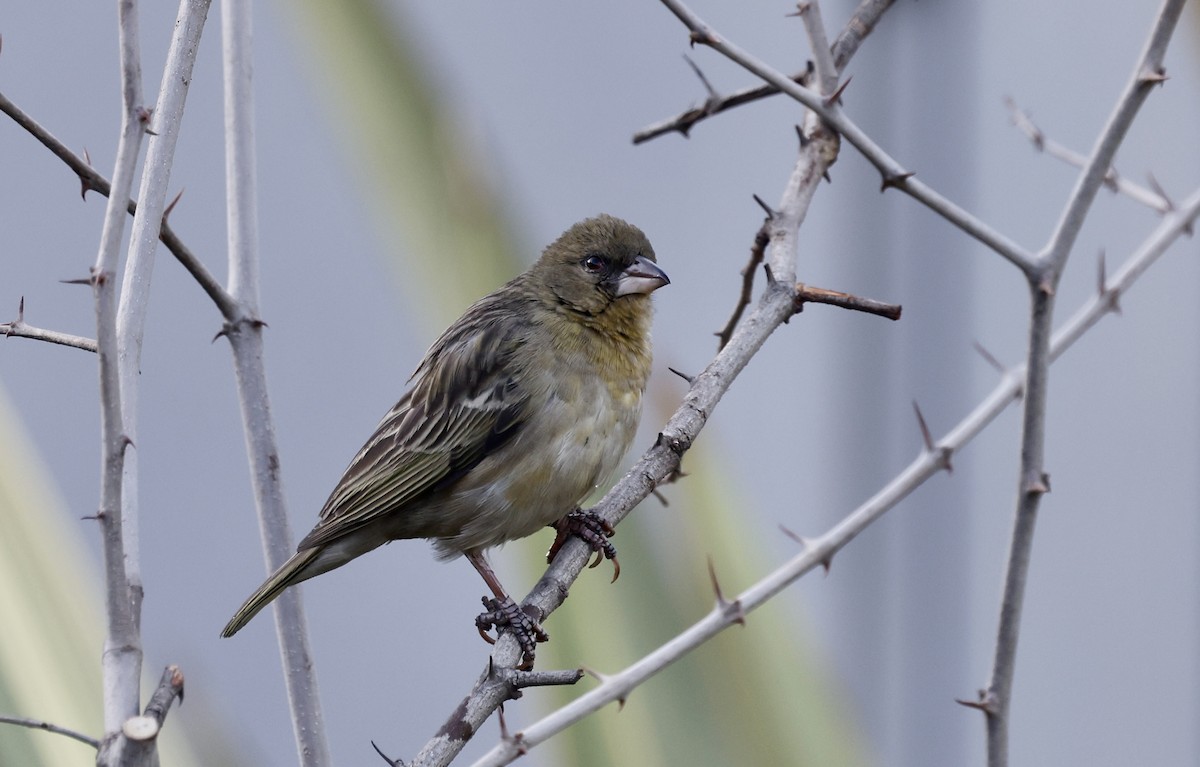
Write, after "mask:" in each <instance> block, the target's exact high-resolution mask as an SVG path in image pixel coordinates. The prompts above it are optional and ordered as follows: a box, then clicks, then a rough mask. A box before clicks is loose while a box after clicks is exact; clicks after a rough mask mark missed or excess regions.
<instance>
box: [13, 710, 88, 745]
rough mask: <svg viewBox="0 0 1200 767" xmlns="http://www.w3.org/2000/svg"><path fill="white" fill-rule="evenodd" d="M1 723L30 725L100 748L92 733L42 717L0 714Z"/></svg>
mask: <svg viewBox="0 0 1200 767" xmlns="http://www.w3.org/2000/svg"><path fill="white" fill-rule="evenodd" d="M0 724H15V725H17V726H18V727H28V728H30V729H32V730H45V731H46V732H52V733H54V734H55V735H66V736H67V737H68V738H74V739H75V740H77V741H79V742H80V743H86V744H87V745H89V746H91V747H92V748H100V741H99V740H96V739H95V738H93V737H92V736H91V735H84V734H83V733H82V732H76V731H75V730H69V729H67V728H66V727H60V726H58V725H57V724H51V723H50V722H43V721H41V720H40V719H27V718H26V717H23V716H8V715H6V714H0Z"/></svg>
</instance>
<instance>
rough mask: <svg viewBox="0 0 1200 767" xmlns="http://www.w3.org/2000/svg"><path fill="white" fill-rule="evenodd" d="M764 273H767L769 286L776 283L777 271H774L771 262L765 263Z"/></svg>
mask: <svg viewBox="0 0 1200 767" xmlns="http://www.w3.org/2000/svg"><path fill="white" fill-rule="evenodd" d="M763 273H764V274H766V275H767V287H770V286H772V285H774V284H775V272H774V271H772V269H771V265H770V264H763Z"/></svg>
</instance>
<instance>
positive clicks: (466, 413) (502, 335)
mask: <svg viewBox="0 0 1200 767" xmlns="http://www.w3.org/2000/svg"><path fill="white" fill-rule="evenodd" d="M473 308H477V309H487V308H488V307H473ZM493 314H495V312H487V311H484V312H482V314H481V316H480V315H477V316H474V317H472V316H471V312H468V314H467V315H466V316H464V318H463V320H460V321H459V322H458V323H456V324H455V325H454V326H452V327H451V328H450V329H449V330H447V331H446V333H445V334H443V336H442V337H441V338H440V339H438V341H437V342H436V343H435V344H434V345H433V347H432V348H431V349H430V351H429V353H428V354H427V355H426V357H425V360H424V361H423V362H422V363H421V366H420V367H419V368H418V369H417V372H416V373H415V374H414V375H413V386H412V388H411V389H410V390H409V391H408V393H407V394H405V395H404V397H403V398H402V399H401V400H400V401H399V402H398V403H397V404H396V406H395V407H393V408H392V410H391V411H390V412H389V413H388V414H387V416H385V417H384V419H383V421H382V422H381V423H380V425H379V428H378V429H376V431H375V433H374V434H373V435H371V438H370V439H369V440H367V443H366V444H365V445H363V447H362V449H361V450H360V451H359V453H358V455H357V456H355V458H354V460H353V461H351V463H350V466H349V468H347V469H346V473H345V474H343V475H342V479H341V481H339V482H338V485H337V487H335V488H334V490H333V493H331V494H330V496H329V500H328V501H326V502H325V507H324V508H323V509H322V510H321V519H320V521H319V522H318V523H317V526H316V527H314V528H313V530H312V532H310V533H309V534H308V535H307V536H305V538H304V540H302V541H301V542H300V545H299V548H300V549H304V548H311V547H314V546H320V545H323V544H327V543H329V542H331V541H333V540H336V539H337V538H340V537H341V536H343V535H345V534H346V533H349V532H351V531H353V530H356V529H358V528H360V527H362V526H364V525H367V524H370V523H371V522H373V521H375V520H377V519H379V518H380V517H383V516H384V515H387V514H389V513H391V512H394V511H397V510H399V509H402V508H403V507H404V506H405V505H407V504H410V503H413V502H416V501H419V500H420V499H421V498H422V496H425V495H427V494H428V493H431V492H434V491H436V490H438V489H440V488H442V487H445V486H446V485H447V484H449V483H451V482H453V481H454V480H456V479H458V478H459V477H461V476H462V475H463V474H465V473H466V472H468V471H470V470H471V469H472V468H473V467H474V466H475V465H476V464H478V463H479V462H480V461H481V460H483V458H484V457H485V456H487V455H488V454H489V453H490V452H491V451H493V450H495V449H496V448H498V447H499V446H500V445H502V444H503V443H505V442H507V441H508V440H509V439H511V438H512V437H513V435H515V434H516V433H517V432H518V431H519V430H520V428H521V427H522V425H523V424H524V423H525V420H526V418H527V416H528V411H529V408H528V399H529V397H528V392H527V391H525V390H524V389H523V387H522V386H521V385H520V381H519V379H518V377H517V376H515V375H514V373H515V371H514V370H513V369H512V364H511V361H512V355H513V352H514V351H515V350H516V349H517V348H518V347H519V346H520V345H521V344H522V342H523V341H522V335H521V332H520V331H521V328H519V327H514V326H513V324H512V323H511V322H497V321H495V320H497V319H500V318H499V317H495V316H490V315H493ZM468 320H472V321H468Z"/></svg>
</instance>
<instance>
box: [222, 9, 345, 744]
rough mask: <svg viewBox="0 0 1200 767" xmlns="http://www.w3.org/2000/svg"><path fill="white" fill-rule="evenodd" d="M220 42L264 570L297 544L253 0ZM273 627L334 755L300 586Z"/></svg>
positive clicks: (241, 392)
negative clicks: (263, 190)
mask: <svg viewBox="0 0 1200 767" xmlns="http://www.w3.org/2000/svg"><path fill="white" fill-rule="evenodd" d="M221 42H222V45H221V49H222V61H223V65H224V66H223V69H224V84H225V110H226V115H225V154H226V162H225V166H226V168H227V170H228V172H227V174H226V195H225V200H226V219H227V221H228V231H229V293H230V294H231V295H232V296H233V299H234V301H236V304H237V309H236V311H237V316H236V318H234V319H228V321H227V322H226V327H225V331H226V332H225V336H226V337H227V338H228V339H229V342H230V345H231V346H232V347H233V358H234V376H235V378H236V381H237V390H238V402H239V405H240V407H241V412H242V425H243V429H244V430H245V433H246V445H247V452H248V453H249V460H250V475H251V484H252V486H253V488H254V497H255V500H256V504H255V506H256V510H257V512H258V517H259V530H260V531H261V533H262V537H263V554H264V558H265V559H266V565H267V571H268V572H273V571H274V570H276V569H277V568H278V567H279V566H280V565H282V564H283V562H284V561H285V560H286V559H287V558H288V557H289V556H290V555H291V554H292V552H293V551H295V543H294V538H293V536H292V531H291V526H290V524H289V522H288V515H287V504H286V502H285V500H284V495H283V476H282V471H281V470H280V465H279V452H278V449H277V447H276V444H275V426H274V420H273V418H272V415H271V403H270V397H269V395H268V392H267V377H266V370H265V368H264V365H263V337H262V329H263V322H262V320H261V319H260V314H259V295H258V294H259V291H258V196H257V185H258V182H257V173H258V168H257V165H256V160H255V143H254V141H255V140H254V86H253V78H252V72H253V64H252V62H253V46H252V15H251V6H250V4H249V3H245V2H238V1H237V0H222V2H221ZM275 630H276V634H277V635H278V638H279V646H280V660H281V662H282V664H283V672H284V681H285V683H286V686H287V693H288V704H289V706H290V707H291V713H292V728H293V733H294V735H295V738H296V752H297V755H298V756H299V761H300V764H302V765H304V766H305V767H322V766H323V765H328V764H330V763H331V760H330V755H329V743H328V740H327V738H326V733H325V723H324V717H323V716H322V713H321V699H320V695H319V693H318V690H317V676H316V669H315V664H314V662H313V658H312V650H311V647H310V646H309V638H308V624H307V621H306V620H305V617H304V605H303V602H302V599H301V590H300V589H288V590H287V591H285V592H284V593H283V594H282V595H280V597H279V598H278V599H276V600H275Z"/></svg>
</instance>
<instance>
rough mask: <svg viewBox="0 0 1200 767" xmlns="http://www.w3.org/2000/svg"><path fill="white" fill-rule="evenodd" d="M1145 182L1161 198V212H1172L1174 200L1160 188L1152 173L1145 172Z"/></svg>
mask: <svg viewBox="0 0 1200 767" xmlns="http://www.w3.org/2000/svg"><path fill="white" fill-rule="evenodd" d="M1146 182H1147V183H1148V184H1149V185H1150V188H1151V189H1153V190H1154V193H1155V194H1157V195H1158V196H1159V197H1160V198H1161V199H1162V203H1161V204H1162V206H1163V212H1164V213H1171V212H1173V211H1174V210H1175V203H1174V201H1172V200H1171V198H1170V197H1168V196H1167V191H1166V190H1165V189H1163V188H1162V185H1161V184H1159V183H1158V179H1156V178H1155V177H1154V174H1153V173H1147V174H1146ZM1188 228H1189V229H1190V228H1191V225H1190V224H1189V226H1188ZM1189 234H1190V232H1189Z"/></svg>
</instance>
